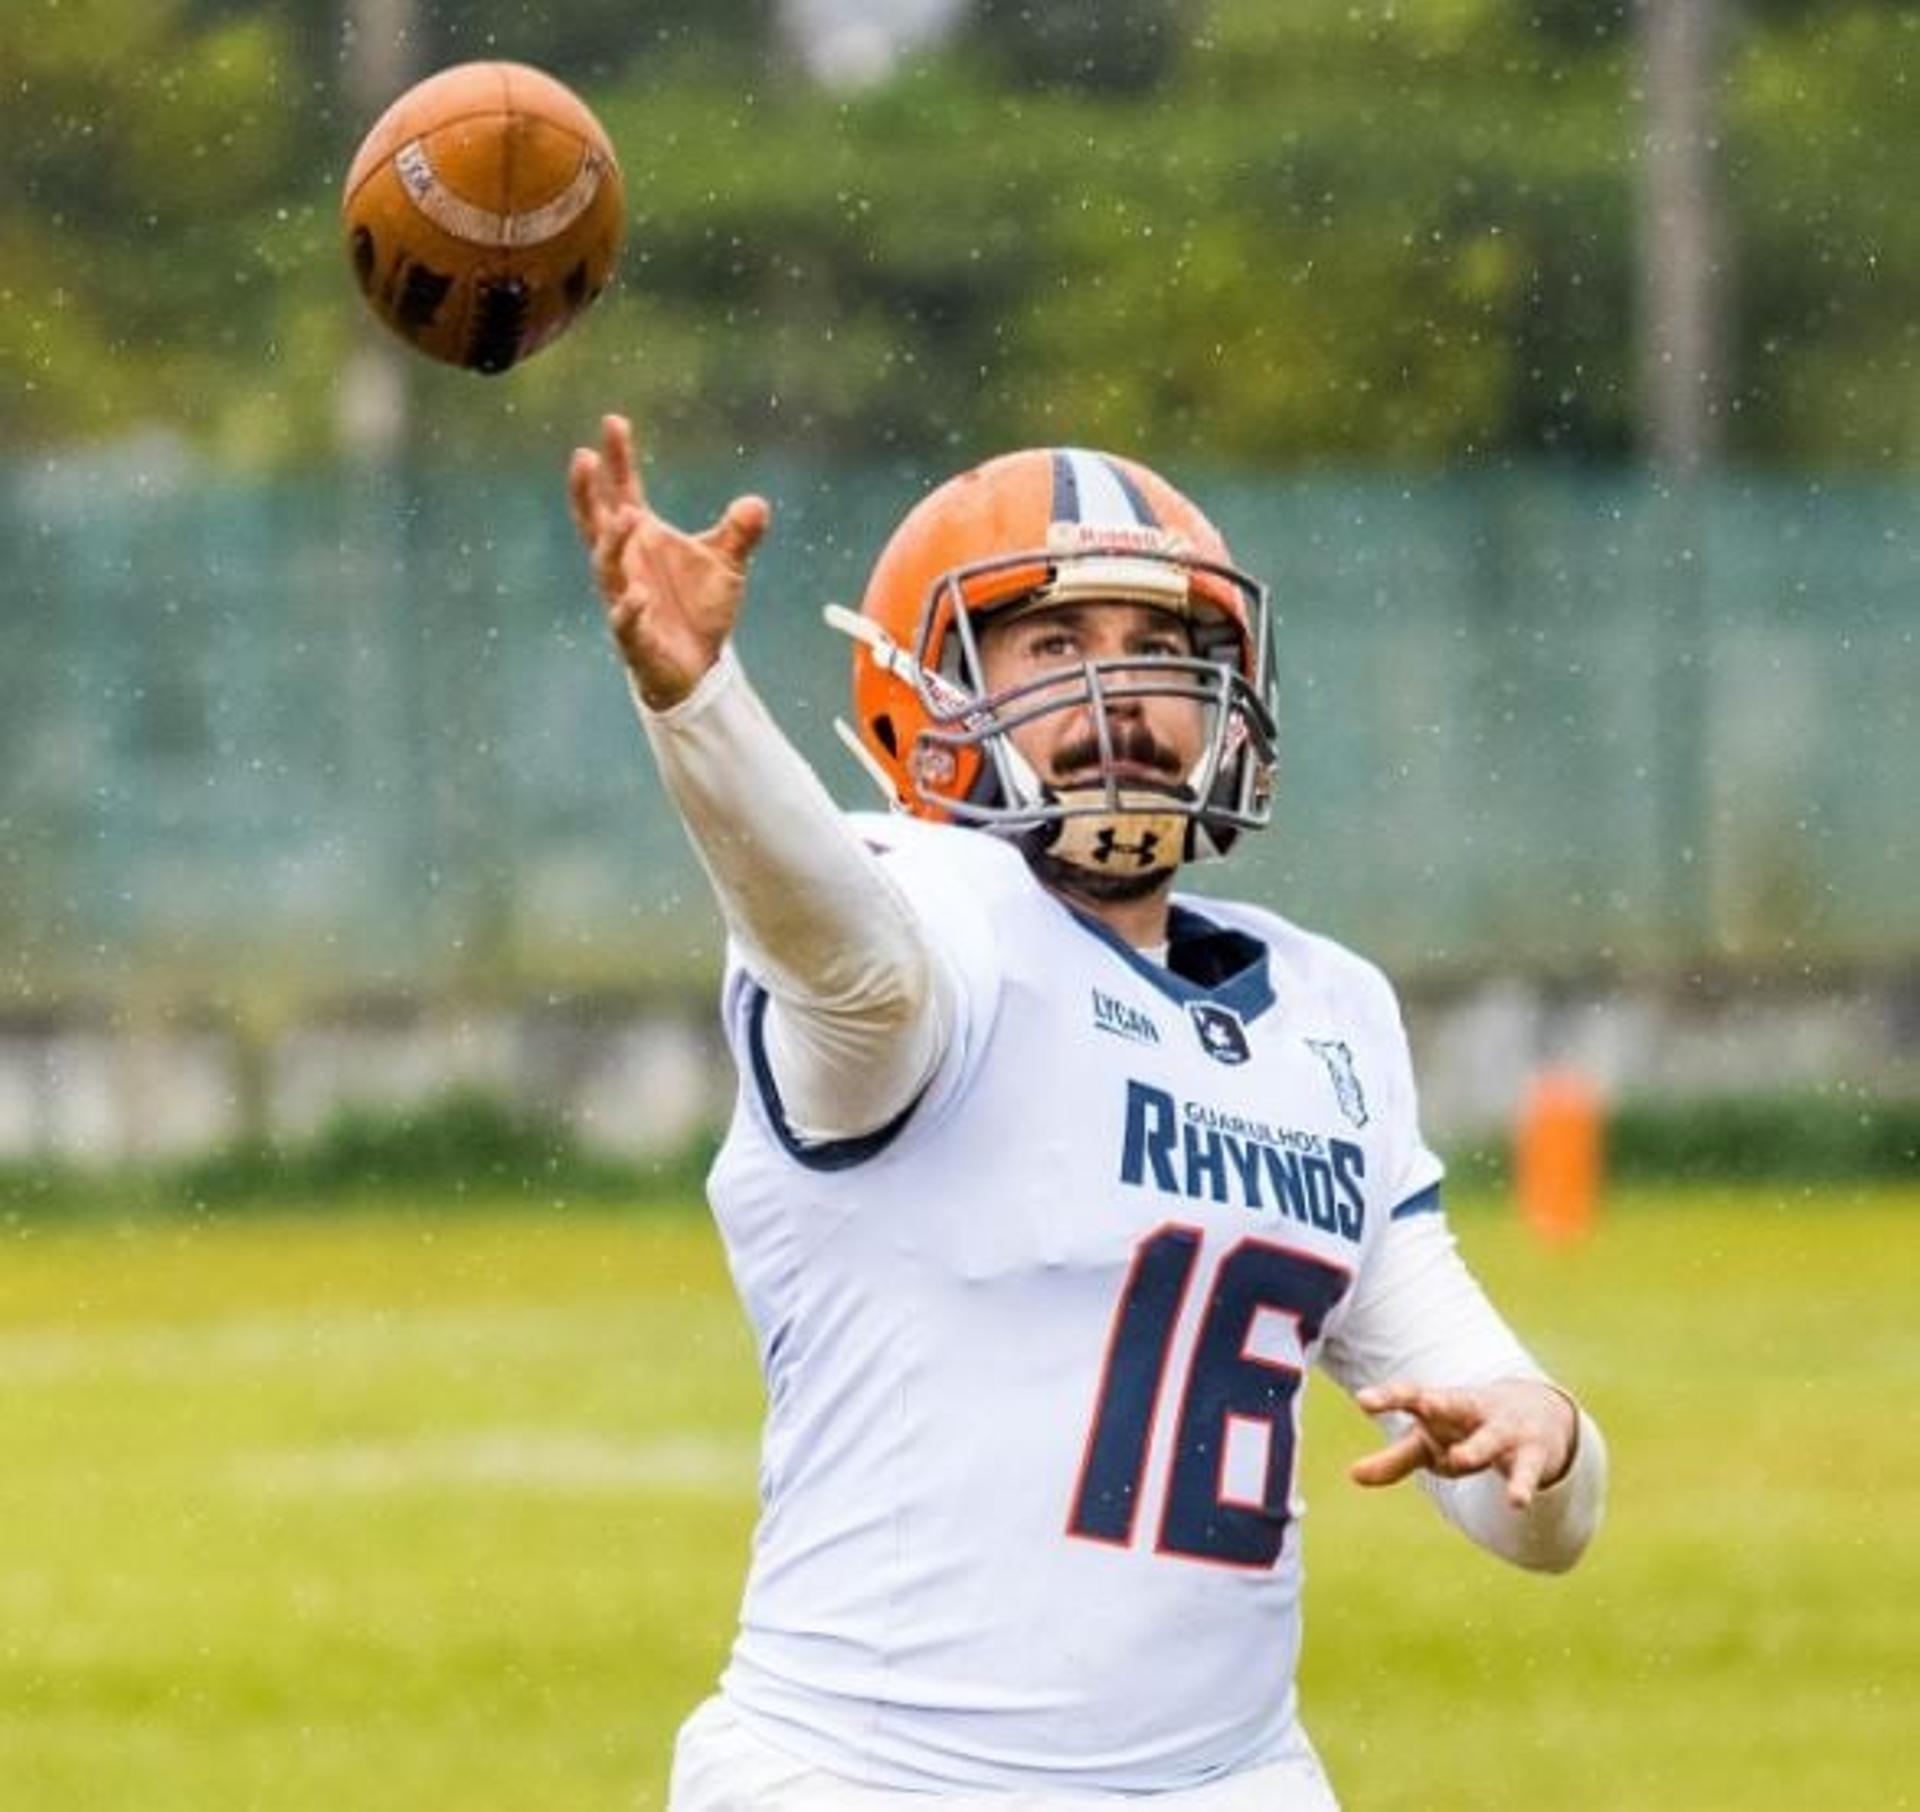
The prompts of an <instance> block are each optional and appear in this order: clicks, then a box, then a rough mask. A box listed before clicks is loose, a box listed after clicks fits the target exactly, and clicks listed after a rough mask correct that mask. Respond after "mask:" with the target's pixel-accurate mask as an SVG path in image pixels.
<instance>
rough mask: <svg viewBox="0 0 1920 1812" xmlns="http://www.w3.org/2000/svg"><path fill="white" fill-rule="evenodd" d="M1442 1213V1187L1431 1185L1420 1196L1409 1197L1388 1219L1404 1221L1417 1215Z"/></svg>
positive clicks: (1436, 1184)
mask: <svg viewBox="0 0 1920 1812" xmlns="http://www.w3.org/2000/svg"><path fill="white" fill-rule="evenodd" d="M1440 1212H1441V1206H1440V1185H1439V1184H1438V1183H1429V1184H1428V1185H1427V1186H1426V1188H1424V1189H1423V1190H1421V1191H1420V1193H1419V1194H1418V1195H1410V1196H1408V1197H1407V1199H1406V1200H1405V1201H1404V1202H1402V1203H1401V1204H1400V1206H1399V1207H1398V1208H1396V1209H1394V1211H1393V1213H1392V1214H1391V1215H1390V1216H1389V1217H1388V1218H1389V1219H1390V1220H1396V1221H1404V1220H1409V1219H1411V1218H1412V1217H1413V1216H1414V1215H1416V1214H1439V1213H1440Z"/></svg>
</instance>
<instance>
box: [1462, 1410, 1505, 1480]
mask: <svg viewBox="0 0 1920 1812" xmlns="http://www.w3.org/2000/svg"><path fill="white" fill-rule="evenodd" d="M1512 1445H1513V1430H1512V1429H1511V1428H1503V1427H1501V1426H1500V1425H1499V1424H1498V1423H1496V1422H1483V1423H1481V1425H1480V1426H1479V1427H1478V1428H1476V1429H1475V1430H1474V1431H1473V1432H1472V1433H1471V1434H1470V1435H1468V1436H1467V1437H1466V1439H1465V1440H1461V1441H1455V1442H1454V1443H1453V1445H1452V1446H1450V1447H1449V1448H1448V1449H1447V1453H1446V1469H1447V1471H1449V1472H1451V1473H1458V1474H1460V1475H1461V1476H1463V1477H1464V1476H1465V1475H1466V1474H1467V1473H1469V1472H1479V1471H1481V1470H1482V1469H1483V1468H1485V1467H1488V1466H1491V1465H1492V1464H1493V1463H1494V1461H1495V1460H1497V1459H1499V1458H1500V1456H1501V1455H1502V1454H1503V1453H1506V1452H1507V1451H1508V1450H1509V1449H1510V1448H1511V1447H1512Z"/></svg>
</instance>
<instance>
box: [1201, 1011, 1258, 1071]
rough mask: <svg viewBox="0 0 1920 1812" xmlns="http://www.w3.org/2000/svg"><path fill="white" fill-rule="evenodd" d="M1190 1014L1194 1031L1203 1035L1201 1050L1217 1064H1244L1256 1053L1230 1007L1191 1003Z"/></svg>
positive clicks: (1245, 1031)
mask: <svg viewBox="0 0 1920 1812" xmlns="http://www.w3.org/2000/svg"><path fill="white" fill-rule="evenodd" d="M1187 1012H1188V1013H1189V1014H1190V1015H1191V1017H1192V1019H1193V1029H1194V1030H1195V1031H1196V1032H1198V1033H1199V1034H1200V1048H1201V1049H1202V1050H1203V1051H1205V1052H1206V1054H1207V1055H1208V1056H1209V1057H1211V1058H1212V1059H1213V1060H1214V1062H1216V1063H1245V1062H1246V1060H1247V1059H1248V1058H1249V1057H1250V1056H1251V1055H1252V1054H1253V1053H1252V1051H1251V1049H1250V1048H1249V1046H1248V1044H1247V1028H1246V1027H1245V1026H1243V1025H1242V1024H1241V1023H1240V1015H1239V1014H1238V1013H1236V1012H1235V1011H1234V1010H1233V1009H1232V1008H1231V1007H1222V1006H1216V1005H1215V1004H1214V1003H1213V1002H1212V1001H1210V1000H1190V1001H1188V1002H1187Z"/></svg>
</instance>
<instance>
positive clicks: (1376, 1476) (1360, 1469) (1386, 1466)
mask: <svg viewBox="0 0 1920 1812" xmlns="http://www.w3.org/2000/svg"><path fill="white" fill-rule="evenodd" d="M1432 1458H1433V1448H1432V1446H1431V1444H1430V1443H1429V1442H1428V1440H1427V1437H1426V1435H1425V1434H1424V1433H1423V1432H1422V1431H1421V1430H1420V1429H1418V1428H1410V1429H1408V1431H1407V1432H1406V1433H1405V1434H1403V1435H1402V1436H1401V1437H1400V1438H1399V1439H1398V1440H1397V1441H1390V1442H1389V1443H1388V1444H1387V1445H1386V1446H1385V1447H1381V1448H1377V1449H1375V1451H1374V1452H1372V1453H1369V1454H1366V1455H1365V1456H1363V1457H1362V1458H1360V1459H1357V1460H1355V1461H1354V1463H1353V1464H1352V1465H1351V1466H1350V1467H1348V1469H1347V1476H1348V1477H1349V1478H1350V1479H1352V1480H1353V1482H1354V1483H1355V1484H1356V1485H1396V1484H1398V1483H1399V1482H1400V1480H1402V1479H1403V1478H1405V1477H1406V1476H1407V1474H1408V1473H1410V1472H1418V1471H1419V1470H1420V1468H1421V1467H1422V1466H1425V1465H1426V1464H1428V1463H1429V1461H1430V1460H1431V1459H1432Z"/></svg>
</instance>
